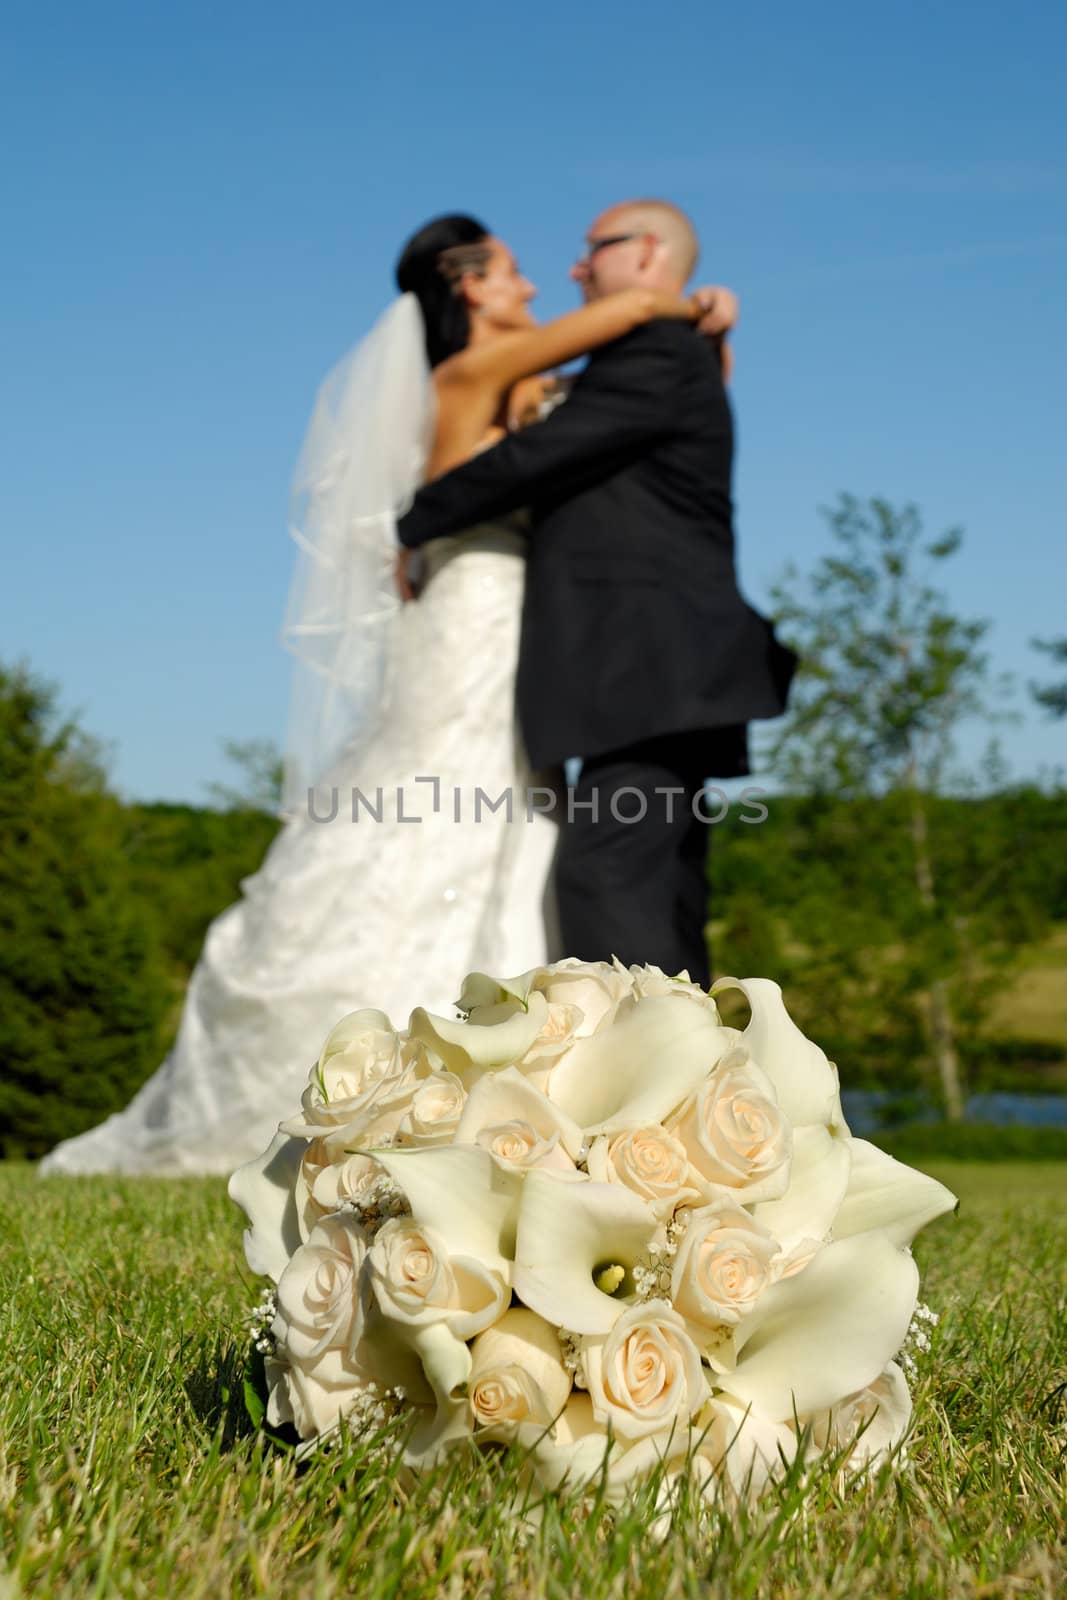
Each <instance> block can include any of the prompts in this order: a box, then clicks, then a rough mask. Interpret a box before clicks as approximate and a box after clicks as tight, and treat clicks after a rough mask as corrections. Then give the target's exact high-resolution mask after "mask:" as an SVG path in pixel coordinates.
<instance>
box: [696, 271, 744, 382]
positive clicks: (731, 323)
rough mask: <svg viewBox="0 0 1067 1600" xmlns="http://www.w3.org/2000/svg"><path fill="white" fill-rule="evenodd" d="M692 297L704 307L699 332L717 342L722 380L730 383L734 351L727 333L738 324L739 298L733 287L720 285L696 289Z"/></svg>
mask: <svg viewBox="0 0 1067 1600" xmlns="http://www.w3.org/2000/svg"><path fill="white" fill-rule="evenodd" d="M692 298H693V299H694V300H695V301H696V303H697V304H698V305H700V306H703V307H704V314H703V316H702V317H701V318H700V320H699V322H698V323H697V332H698V333H699V334H701V335H702V336H703V337H704V338H705V339H713V340H714V341H715V342H716V343H717V345H718V347H719V364H720V366H721V367H722V381H723V383H729V381H730V379H731V378H732V377H733V371H734V352H733V349H732V348H731V346H730V345H729V344H728V343H727V340H726V335H727V334H728V333H729V331H730V329H731V328H734V327H736V326H737V318H738V316H739V314H740V310H741V307H740V303H739V301H738V298H737V296H736V295H735V294H734V292H733V290H732V289H724V288H722V287H721V286H718V285H708V286H707V287H705V288H702V289H694V290H693V296H692Z"/></svg>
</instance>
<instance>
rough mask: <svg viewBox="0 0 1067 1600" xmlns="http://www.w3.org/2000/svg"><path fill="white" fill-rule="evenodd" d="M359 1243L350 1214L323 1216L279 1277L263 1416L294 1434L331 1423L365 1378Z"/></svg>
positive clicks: (363, 1246)
mask: <svg viewBox="0 0 1067 1600" xmlns="http://www.w3.org/2000/svg"><path fill="white" fill-rule="evenodd" d="M367 1246H368V1241H367V1237H366V1235H365V1233H364V1232H363V1229H362V1228H361V1227H360V1226H359V1224H358V1223H357V1222H356V1221H355V1220H354V1219H353V1218H352V1217H349V1216H334V1217H327V1218H325V1220H324V1221H322V1222H320V1223H319V1224H318V1226H317V1227H315V1228H313V1229H312V1231H311V1234H310V1236H309V1238H308V1242H307V1244H305V1245H302V1246H301V1247H300V1249H299V1250H297V1251H296V1252H295V1254H294V1255H293V1257H292V1259H291V1260H290V1262H289V1265H288V1266H287V1267H286V1269H285V1271H284V1272H283V1273H282V1275H281V1278H280V1279H279V1282H278V1309H277V1312H276V1315H275V1317H274V1322H273V1324H272V1328H271V1331H272V1332H273V1334H274V1337H275V1340H276V1341H277V1357H276V1359H275V1360H272V1362H271V1363H270V1371H269V1373H268V1379H273V1385H272V1390H271V1397H270V1404H269V1405H268V1412H267V1415H268V1420H269V1421H271V1422H272V1423H273V1422H281V1421H290V1420H291V1421H292V1423H293V1425H294V1426H295V1428H296V1430H297V1432H298V1433H299V1434H300V1437H301V1438H302V1439H310V1438H312V1437H313V1436H314V1435H315V1434H318V1433H322V1432H324V1431H325V1430H326V1429H327V1428H331V1427H333V1426H334V1424H335V1423H336V1422H337V1420H338V1418H339V1417H340V1416H343V1415H344V1413H345V1412H346V1411H347V1410H348V1408H349V1407H350V1406H351V1404H352V1402H353V1400H354V1399H355V1398H356V1397H357V1396H358V1395H359V1394H360V1393H361V1392H362V1391H363V1390H364V1389H366V1388H367V1386H368V1384H369V1383H370V1381H371V1376H372V1375H371V1373H370V1371H369V1369H368V1367H367V1365H366V1361H365V1358H364V1353H363V1352H361V1350H360V1340H361V1336H362V1331H363V1317H362V1311H361V1307H360V1295H359V1274H360V1268H361V1266H362V1264H363V1261H364V1259H365V1258H366V1255H367Z"/></svg>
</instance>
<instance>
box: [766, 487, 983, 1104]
mask: <svg viewBox="0 0 1067 1600" xmlns="http://www.w3.org/2000/svg"><path fill="white" fill-rule="evenodd" d="M823 514H824V515H825V516H826V518H827V521H828V523H829V526H830V532H831V537H832V540H833V545H834V548H833V550H832V551H831V552H830V553H829V554H828V555H826V556H824V557H823V558H822V560H821V561H820V562H819V563H818V564H817V566H816V567H815V569H814V571H813V572H812V573H811V574H810V575H809V576H808V577H807V578H804V577H802V576H801V574H799V573H798V571H797V570H796V568H795V567H790V568H789V569H787V571H786V572H785V574H784V575H783V577H782V579H781V580H780V581H779V583H778V584H777V585H776V587H775V591H774V598H775V603H776V612H777V616H778V619H779V622H780V624H781V626H782V628H783V631H784V632H785V633H786V634H787V635H789V636H790V637H791V641H792V643H793V644H794V647H795V648H796V649H797V650H798V652H799V654H800V658H801V669H800V672H799V673H798V677H797V682H796V684H795V686H794V693H793V700H792V705H791V709H790V714H789V716H788V717H787V719H786V720H785V722H784V724H783V725H782V727H781V731H780V733H779V734H778V737H777V739H776V741H775V745H774V748H773V751H772V758H773V760H774V761H775V763H776V766H777V769H778V771H779V772H780V773H781V774H782V777H783V779H784V782H785V784H786V785H787V786H788V787H789V788H791V789H795V790H799V791H800V792H803V793H806V794H809V795H811V796H813V797H814V798H815V799H816V800H817V799H818V797H820V796H840V797H846V798H851V799H854V800H857V801H859V800H865V801H866V802H868V803H867V805H866V806H865V807H862V808H859V809H857V808H855V807H853V808H850V811H851V812H852V816H851V819H850V825H852V826H854V825H855V823H856V822H857V820H859V819H861V818H862V820H863V822H864V824H865V826H866V827H867V828H869V830H870V832H869V835H868V836H867V837H866V838H865V839H864V847H863V854H864V856H865V857H866V859H867V861H868V863H869V866H868V869H867V870H868V871H869V873H870V875H871V877H872V878H873V879H875V880H876V881H877V883H878V896H877V901H876V904H875V905H874V907H873V908H872V913H871V914H868V919H867V922H866V929H867V936H868V937H872V938H874V939H876V940H877V941H878V942H879V943H880V946H881V955H882V961H883V974H882V976H881V977H880V978H879V980H878V981H879V982H882V983H887V982H891V983H892V986H893V989H894V994H895V997H896V1000H897V1001H898V1002H900V1003H906V998H905V997H906V995H907V994H908V993H909V992H917V993H919V994H920V995H921V997H922V1004H921V1017H922V1021H923V1023H924V1028H925V1035H926V1038H927V1041H928V1048H929V1051H930V1053H931V1055H932V1057H933V1060H934V1062H935V1063H936V1068H937V1073H938V1076H939V1079H940V1086H941V1093H942V1096H943V1100H944V1105H945V1109H946V1112H947V1114H948V1116H949V1117H950V1118H953V1119H956V1118H959V1117H960V1116H962V1112H963V1094H962V1086H961V1081H960V1067H959V1054H958V1046H957V1028H956V1022H955V1019H954V1015H953V984H954V983H955V984H956V986H957V987H962V985H963V984H964V982H965V974H968V973H969V974H970V975H971V977H972V979H973V983H979V982H981V981H982V977H983V975H982V974H980V972H979V970H978V965H979V964H978V963H976V962H975V961H974V959H973V957H974V951H975V943H974V937H973V936H974V932H975V926H974V917H975V915H976V914H977V913H978V912H979V911H980V907H976V906H975V904H974V897H973V895H971V896H968V899H967V903H966V905H965V904H963V903H962V902H961V901H960V899H959V898H958V897H957V895H956V894H955V893H953V892H949V891H948V889H947V887H946V885H945V884H943V883H939V881H938V871H937V859H936V854H935V849H934V845H933V841H932V838H931V827H930V818H931V797H932V796H933V795H935V794H936V793H937V792H938V791H939V790H940V789H942V788H943V786H944V784H945V781H946V777H947V774H948V768H949V762H950V760H951V758H952V756H953V752H954V736H955V734H956V732H957V730H958V728H959V725H960V723H961V721H962V720H963V719H964V718H966V717H970V716H979V715H981V716H988V715H990V709H991V708H990V702H991V699H992V686H991V683H990V677H989V667H988V660H987V657H986V655H985V654H984V652H983V650H982V643H983V640H984V639H985V636H986V633H987V631H988V627H989V624H988V622H986V621H982V620H973V619H971V620H968V619H964V618H961V617H958V616H956V615H955V614H954V612H953V611H952V609H951V607H950V605H949V602H948V600H947V598H946V596H945V594H944V593H943V592H942V591H941V589H939V588H938V587H937V584H936V583H935V582H934V581H933V575H934V573H935V572H936V571H937V569H938V568H939V567H940V566H941V565H942V563H944V562H945V561H947V560H949V559H950V558H951V557H952V556H953V555H954V554H955V553H956V552H957V551H958V549H959V547H960V543H961V538H962V535H961V533H960V531H959V530H958V529H952V530H950V531H949V532H947V533H945V534H944V535H942V536H941V537H940V538H938V539H933V540H928V539H927V538H926V536H925V534H924V532H923V526H922V519H921V517H920V514H919V512H918V510H917V509H916V507H915V506H912V505H904V506H900V507H895V506H893V505H891V504H890V503H889V502H888V501H886V500H883V499H878V498H874V499H870V500H867V501H861V500H859V499H856V498H855V497H854V496H852V495H846V494H843V495H841V497H840V499H839V503H838V504H837V506H836V507H833V508H831V509H829V510H826V511H824V513H823ZM854 845H855V841H851V844H850V846H849V848H853V849H854ZM846 853H847V851H846ZM953 887H954V888H955V887H956V886H953ZM860 899H862V896H861V897H860ZM858 904H859V900H857V901H856V902H855V903H854V904H853V906H852V907H851V908H848V911H851V912H852V913H854V912H855V911H856V910H857V908H858ZM846 920H849V919H848V912H846ZM857 932H858V930H857V929H856V928H855V927H852V928H851V929H850V935H849V939H850V944H849V947H848V949H847V950H846V948H845V944H844V942H843V941H842V942H841V943H839V946H838V954H839V955H840V957H841V959H842V960H843V961H844V960H846V959H847V958H848V957H849V956H852V957H853V958H854V955H855V951H854V941H855V938H856V937H857ZM973 983H972V987H973ZM970 1009H971V1010H972V1011H973V1007H971V1008H970Z"/></svg>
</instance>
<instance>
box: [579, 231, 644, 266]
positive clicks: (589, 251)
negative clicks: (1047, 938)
mask: <svg viewBox="0 0 1067 1600" xmlns="http://www.w3.org/2000/svg"><path fill="white" fill-rule="evenodd" d="M653 237H654V235H653V234H650V233H647V232H644V231H642V232H641V233H609V234H606V235H605V237H604V238H603V239H587V240H586V241H585V250H584V252H583V254H582V255H580V256H579V257H578V260H579V261H580V262H581V263H582V265H583V266H588V265H589V263H590V261H592V259H593V257H594V256H596V255H599V254H600V252H601V250H606V249H607V248H608V246H609V245H610V244H626V243H627V241H628V240H630V239H651V238H653Z"/></svg>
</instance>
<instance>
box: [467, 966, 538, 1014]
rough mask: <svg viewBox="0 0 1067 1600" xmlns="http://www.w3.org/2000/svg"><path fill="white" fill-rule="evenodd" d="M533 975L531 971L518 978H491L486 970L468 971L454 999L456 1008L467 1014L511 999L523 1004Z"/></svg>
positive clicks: (505, 1002)
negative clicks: (457, 996) (456, 997)
mask: <svg viewBox="0 0 1067 1600" xmlns="http://www.w3.org/2000/svg"><path fill="white" fill-rule="evenodd" d="M533 976H534V974H533V972H525V973H523V974H522V976H521V977H519V978H491V977H490V976H489V974H488V973H486V972H468V974H467V976H466V977H465V978H464V980H463V987H462V989H461V990H460V992H459V999H458V1000H457V1001H456V1010H457V1011H462V1012H464V1013H465V1014H466V1015H468V1016H469V1015H470V1013H471V1012H473V1011H482V1010H484V1009H485V1008H486V1007H488V1006H500V1005H507V1004H508V1002H509V1001H513V1000H517V1001H518V1002H519V1004H520V1005H522V1006H525V1004H526V998H527V996H528V995H529V993H530V980H531V979H532V978H533Z"/></svg>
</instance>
